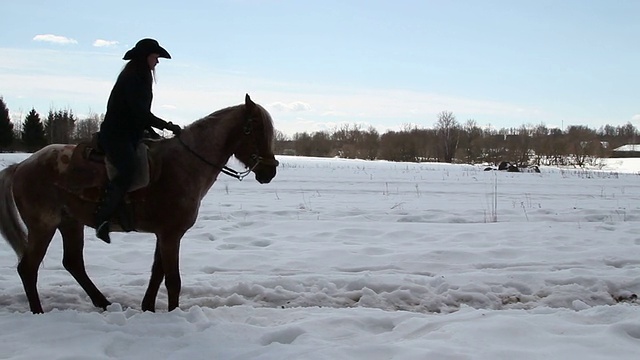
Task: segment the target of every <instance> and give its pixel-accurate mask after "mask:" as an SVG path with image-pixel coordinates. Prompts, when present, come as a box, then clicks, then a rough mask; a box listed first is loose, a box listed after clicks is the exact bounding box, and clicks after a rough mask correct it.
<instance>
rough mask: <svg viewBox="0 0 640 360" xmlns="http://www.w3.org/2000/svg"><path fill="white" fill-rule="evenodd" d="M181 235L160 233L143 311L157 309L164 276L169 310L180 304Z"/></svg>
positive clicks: (143, 302) (143, 301)
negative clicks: (157, 299)
mask: <svg viewBox="0 0 640 360" xmlns="http://www.w3.org/2000/svg"><path fill="white" fill-rule="evenodd" d="M181 238H182V233H181V234H180V235H176V234H173V235H158V239H157V241H156V250H155V255H154V260H153V266H152V268H151V279H149V286H148V288H147V291H146V293H145V295H144V299H143V300H142V310H143V311H155V302H156V297H157V295H158V290H159V288H160V283H162V278H163V277H164V282H165V286H166V287H167V298H168V310H169V311H171V310H174V309H175V308H177V307H178V305H179V297H180V287H181V285H182V282H181V279H180V265H179V259H180V240H181Z"/></svg>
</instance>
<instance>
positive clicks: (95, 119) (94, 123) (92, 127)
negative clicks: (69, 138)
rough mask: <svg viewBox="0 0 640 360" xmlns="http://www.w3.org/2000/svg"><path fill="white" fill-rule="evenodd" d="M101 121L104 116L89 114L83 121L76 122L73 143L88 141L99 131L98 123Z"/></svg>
mask: <svg viewBox="0 0 640 360" xmlns="http://www.w3.org/2000/svg"><path fill="white" fill-rule="evenodd" d="M103 119H104V114H103V115H98V114H89V115H88V116H87V117H86V118H85V119H82V120H78V122H77V123H76V126H75V136H74V138H75V141H77V142H82V141H90V140H91V137H92V136H93V134H95V133H96V132H98V130H99V129H100V123H101V122H102V120H103Z"/></svg>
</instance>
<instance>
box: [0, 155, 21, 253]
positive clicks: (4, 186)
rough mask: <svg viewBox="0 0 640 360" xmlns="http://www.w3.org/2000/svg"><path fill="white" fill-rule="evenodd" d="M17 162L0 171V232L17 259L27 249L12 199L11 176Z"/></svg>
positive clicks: (14, 171) (16, 166)
mask: <svg viewBox="0 0 640 360" xmlns="http://www.w3.org/2000/svg"><path fill="white" fill-rule="evenodd" d="M17 168H18V164H13V165H10V166H9V167H7V168H6V169H4V170H2V171H0V233H1V234H2V236H4V238H5V240H7V242H8V243H9V245H11V247H12V248H13V251H15V252H16V255H18V258H19V259H22V255H24V253H25V251H26V249H27V234H26V232H25V230H24V228H23V227H22V224H21V222H20V215H19V214H18V209H17V208H16V205H15V202H14V200H13V177H14V175H15V173H16V169H17Z"/></svg>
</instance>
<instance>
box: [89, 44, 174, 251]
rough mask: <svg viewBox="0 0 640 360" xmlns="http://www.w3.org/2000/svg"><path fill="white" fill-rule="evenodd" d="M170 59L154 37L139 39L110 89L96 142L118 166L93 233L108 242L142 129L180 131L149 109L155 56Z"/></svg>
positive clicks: (140, 138) (129, 184)
mask: <svg viewBox="0 0 640 360" xmlns="http://www.w3.org/2000/svg"><path fill="white" fill-rule="evenodd" d="M161 57H162V58H166V59H171V55H169V52H167V50H165V49H164V48H163V47H162V46H160V44H158V42H157V41H156V40H154V39H142V40H140V41H138V43H137V44H136V46H135V47H134V48H132V49H131V50H129V51H127V52H126V53H125V54H124V58H123V60H129V62H128V63H127V64H126V65H125V66H124V69H122V72H120V75H119V76H118V79H117V81H116V83H115V85H114V86H113V90H111V95H110V96H109V101H108V103H107V112H106V114H105V117H104V121H103V122H102V124H101V125H100V131H99V132H98V145H99V146H100V148H101V149H102V150H103V151H104V152H105V154H106V155H107V158H108V159H109V161H110V162H111V163H112V164H113V165H114V166H115V168H116V169H117V175H116V176H115V177H114V178H113V179H112V180H111V181H110V182H109V184H108V185H107V186H106V188H105V193H104V194H103V197H102V201H101V202H100V204H99V205H98V209H97V211H96V214H95V227H96V236H97V237H98V238H100V239H102V240H103V241H104V242H106V243H110V242H111V239H110V237H109V219H110V218H111V216H112V215H113V214H114V212H115V211H116V210H117V208H118V206H119V205H120V203H121V202H122V199H123V198H124V195H125V194H126V192H127V190H128V189H129V187H130V186H131V182H132V181H133V174H134V171H135V166H136V164H135V153H136V147H137V146H138V143H139V142H140V140H142V137H143V135H144V132H145V131H149V132H150V133H151V134H155V132H154V131H153V130H152V127H155V128H158V129H160V130H162V129H167V130H170V131H172V132H173V134H174V135H176V136H178V135H180V131H181V128H180V126H178V125H175V124H173V123H171V122H167V121H164V120H162V119H160V118H159V117H157V116H155V115H153V114H152V113H151V102H152V100H153V91H152V83H153V78H154V75H155V67H156V65H157V64H158V58H161Z"/></svg>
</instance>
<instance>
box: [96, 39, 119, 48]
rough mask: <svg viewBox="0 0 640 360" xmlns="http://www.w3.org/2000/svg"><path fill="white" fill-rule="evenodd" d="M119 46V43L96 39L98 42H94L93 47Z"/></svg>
mask: <svg viewBox="0 0 640 360" xmlns="http://www.w3.org/2000/svg"><path fill="white" fill-rule="evenodd" d="M118 44H119V42H118V41H115V40H103V39H96V41H94V42H93V46H95V47H111V46H116V45H118Z"/></svg>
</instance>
